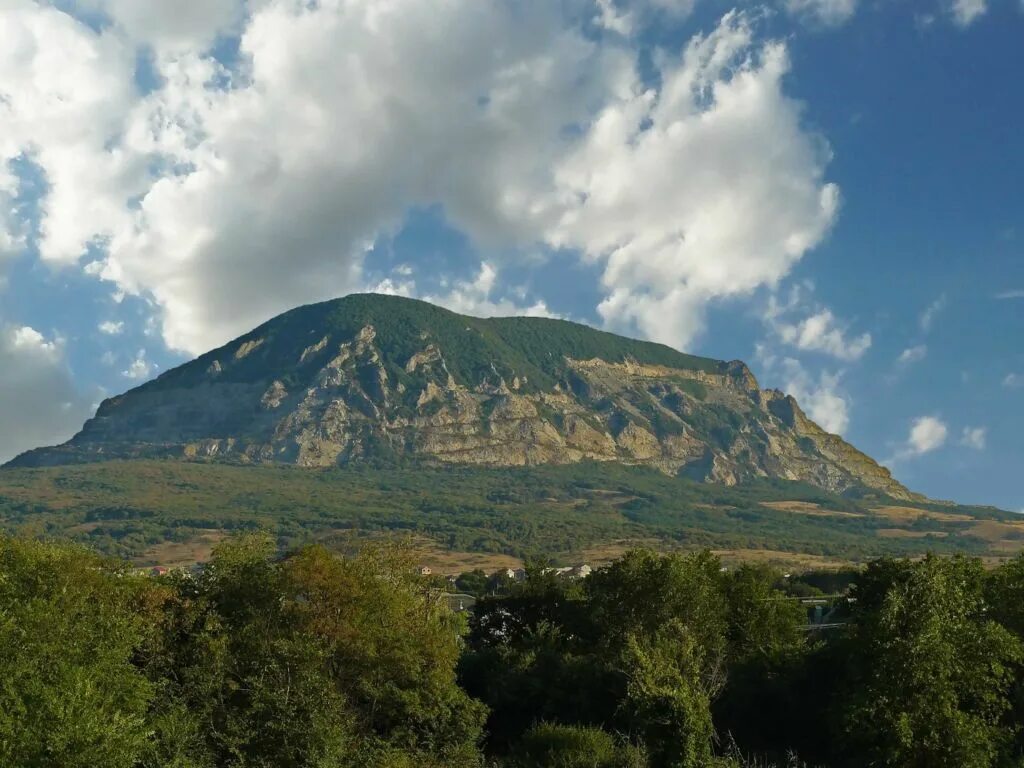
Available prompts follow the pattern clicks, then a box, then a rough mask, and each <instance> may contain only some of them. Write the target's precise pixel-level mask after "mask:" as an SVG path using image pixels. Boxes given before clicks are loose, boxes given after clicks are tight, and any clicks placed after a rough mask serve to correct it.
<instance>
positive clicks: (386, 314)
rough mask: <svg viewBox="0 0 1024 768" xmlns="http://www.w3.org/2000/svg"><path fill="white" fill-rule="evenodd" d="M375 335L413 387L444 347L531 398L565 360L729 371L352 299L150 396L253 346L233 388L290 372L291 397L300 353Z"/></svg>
mask: <svg viewBox="0 0 1024 768" xmlns="http://www.w3.org/2000/svg"><path fill="white" fill-rule="evenodd" d="M366 326H372V327H373V328H374V330H375V332H376V337H375V339H374V343H375V345H376V346H377V348H378V349H379V350H380V352H381V356H382V362H383V363H384V365H385V367H386V369H387V371H388V374H389V376H393V377H394V379H395V380H396V381H399V382H402V381H405V380H406V379H407V378H408V372H407V371H406V364H407V363H408V361H409V358H410V357H411V356H412V355H414V354H415V353H417V352H421V351H422V350H423V349H424V348H425V347H426V346H427V345H429V344H434V345H436V346H437V347H439V348H440V349H443V350H444V353H445V359H446V361H447V364H448V369H447V370H449V371H450V372H451V374H452V375H453V376H454V378H455V381H456V382H457V383H459V384H466V385H474V386H475V385H476V384H478V383H480V382H481V381H483V380H486V379H488V378H490V377H494V376H495V375H497V376H504V377H507V378H508V380H509V381H511V380H512V378H513V377H516V376H518V377H519V378H520V380H521V382H522V386H523V391H538V390H542V389H550V388H551V387H552V386H553V385H554V383H555V382H556V381H559V380H560V379H561V378H563V376H564V374H565V370H564V367H565V366H564V358H565V357H570V358H573V359H576V360H590V359H592V358H595V357H599V358H601V359H603V360H607V361H609V362H620V361H623V360H626V359H631V360H636V361H637V362H640V363H646V364H652V365H664V366H667V367H672V368H683V369H691V370H702V371H707V372H718V371H720V370H722V363H720V362H719V361H717V360H712V359H709V358H704V357H695V356H693V355H686V354H683V353H682V352H678V351H676V350H674V349H672V348H671V347H667V346H665V345H663V344H655V343H652V342H649V341H639V340H635V339H628V338H625V337H623V336H617V335H615V334H613V333H607V332H605V331H599V330H596V329H594V328H590V327H588V326H585V325H580V324H578V323H571V322H568V321H565V320H553V319H548V318H541V317H508V318H490V319H484V318H478V317H469V316H466V315H460V314H456V313H455V312H451V311H449V310H447V309H443V308H441V307H438V306H435V305H433V304H429V303H427V302H423V301H416V300H414V299H406V298H402V297H399V296H382V295H375V294H353V295H351V296H346V297H345V298H342V299H336V300H333V301H327V302H323V303H321V304H312V305H309V306H305V307H299V308H297V309H293V310H291V311H290V312H285V313H284V314H283V315H280V316H279V317H276V318H274V319H273V320H270V321H269V322H267V323H264V324H263V325H261V326H260V327H258V328H256V329H254V330H253V331H251V332H250V333H247V334H246V335H245V336H242V337H241V338H239V339H236V340H235V341H232V342H231V343H229V344H228V345H227V346H226V347H223V348H221V349H216V350H213V351H212V352H209V353H207V354H205V355H203V356H202V357H200V358H198V359H197V360H195V361H193V362H191V363H188V364H186V365H183V366H181V367H179V368H176V369H174V370H172V371H168V372H167V373H165V374H164V375H163V376H160V377H159V378H158V379H156V380H155V381H153V382H150V383H148V384H145V385H143V386H144V388H146V389H161V388H167V387H178V386H188V385H191V384H194V383H196V382H198V381H202V380H203V379H204V378H205V377H206V376H207V370H208V368H209V366H210V365H211V364H212V363H213V362H214V361H215V360H219V359H232V358H233V357H234V353H235V351H236V350H237V349H238V347H240V346H241V345H243V344H246V343H247V342H257V343H258V344H259V347H258V348H257V349H255V350H254V351H252V352H250V353H249V354H247V355H245V358H244V359H243V360H240V361H238V362H237V363H233V364H232V366H231V367H230V369H229V371H226V372H225V374H224V375H225V376H226V377H227V379H228V380H233V381H256V380H261V379H263V378H265V377H266V376H267V375H268V374H272V376H273V378H279V377H280V376H281V375H282V374H281V372H282V371H290V372H291V373H290V375H291V376H292V377H294V380H293V381H285V382H284V383H285V384H286V385H287V386H288V387H289V388H291V387H292V386H301V385H303V384H304V383H306V382H305V381H304V379H303V376H304V375H312V373H313V371H310V372H304V371H303V369H302V368H301V367H299V368H296V350H299V351H301V350H302V349H303V348H305V347H308V346H311V345H314V344H316V343H317V342H319V341H320V340H321V339H322V338H324V337H325V336H334V337H337V338H339V339H345V340H348V339H352V338H355V337H356V336H357V335H358V334H359V332H360V331H361V330H362V329H363V328H364V327H366Z"/></svg>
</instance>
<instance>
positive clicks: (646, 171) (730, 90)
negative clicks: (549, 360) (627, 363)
mask: <svg viewBox="0 0 1024 768" xmlns="http://www.w3.org/2000/svg"><path fill="white" fill-rule="evenodd" d="M788 68H789V61H788V56H787V53H786V49H785V46H784V45H782V44H781V43H777V42H769V43H764V44H757V43H755V41H754V37H753V31H752V29H751V26H750V24H749V22H748V20H747V19H746V17H744V16H743V15H740V14H736V13H730V14H728V15H726V16H725V17H724V18H723V20H722V22H721V24H720V25H719V26H718V27H717V28H716V29H715V30H714V31H713V32H711V33H710V34H708V35H700V36H697V37H696V38H694V39H693V40H692V41H691V42H690V43H689V44H688V45H687V47H686V49H685V50H684V52H683V54H682V55H681V57H680V58H679V59H677V60H674V61H673V60H667V61H663V62H662V68H661V76H662V85H661V89H660V90H659V91H654V90H650V89H639V90H637V89H634V90H633V91H632V92H631V93H630V95H629V96H628V98H621V99H619V100H617V101H616V102H613V103H612V104H611V105H609V106H607V107H606V108H605V109H604V110H602V112H601V113H600V115H599V116H598V117H597V119H596V120H595V121H594V123H593V125H592V126H591V129H590V131H589V132H588V134H587V135H586V136H585V138H584V140H583V141H582V143H581V145H580V146H579V147H578V148H577V149H576V150H575V151H574V152H572V153H571V154H570V155H569V156H568V158H567V159H566V160H565V161H564V162H563V163H562V164H561V165H560V166H559V167H558V169H557V172H556V180H557V182H558V185H559V187H560V188H561V189H562V190H563V196H564V197H568V198H569V199H572V200H576V201H577V204H576V205H572V206H570V207H569V208H568V209H567V210H565V211H564V212H563V213H562V215H561V216H560V218H559V220H558V222H557V224H556V226H554V227H553V228H552V229H551V230H550V233H549V240H550V242H551V243H552V244H554V245H556V246H560V247H566V248H572V249H578V250H580V251H581V252H582V253H583V254H584V255H585V256H586V257H589V258H591V259H594V260H598V261H600V262H602V263H603V264H604V265H605V268H604V274H603V278H602V281H603V284H604V287H605V290H606V293H607V296H606V298H605V299H604V301H602V302H601V304H600V306H599V311H600V313H601V315H602V316H603V317H604V319H605V321H606V322H607V323H608V324H609V325H611V326H613V327H615V328H618V329H620V330H634V329H635V330H638V331H639V332H641V333H642V334H644V335H646V336H648V337H649V338H653V339H655V340H658V341H662V342H667V343H670V344H675V345H677V346H687V345H688V344H689V343H690V342H691V341H692V339H693V338H694V336H695V335H696V334H697V333H698V332H699V331H700V330H701V327H702V324H703V313H704V309H705V307H706V306H707V304H708V303H709V302H711V301H713V300H715V299H720V298H725V297H734V296H742V295H749V294H750V293H751V292H752V291H754V290H755V289H756V288H758V287H760V286H763V285H766V284H769V285H771V284H775V283H776V282H777V281H778V280H780V279H781V278H782V277H783V276H785V275H786V274H787V273H788V272H789V270H790V269H791V268H792V266H793V265H794V264H795V263H796V262H798V261H799V260H800V259H801V258H802V257H803V255H804V254H805V253H806V251H807V250H808V249H809V248H811V247H813V246H814V245H816V244H817V243H818V242H819V241H820V240H821V239H822V237H824V235H825V233H826V232H827V230H828V228H829V226H830V225H831V223H832V221H833V218H834V216H835V214H836V210H837V207H838V190H837V188H836V187H835V186H834V185H831V184H826V183H824V182H823V181H822V176H823V173H824V166H825V163H826V162H827V160H828V156H829V153H828V149H827V147H826V146H825V145H824V143H823V142H822V141H820V140H819V139H817V138H816V137H815V136H812V135H809V134H807V133H806V132H804V131H803V130H802V128H801V125H800V119H799V118H800V108H799V105H798V104H797V103H796V102H794V101H792V100H791V99H789V98H788V97H786V96H785V94H784V93H783V90H782V81H783V78H784V76H785V74H786V72H787V71H788Z"/></svg>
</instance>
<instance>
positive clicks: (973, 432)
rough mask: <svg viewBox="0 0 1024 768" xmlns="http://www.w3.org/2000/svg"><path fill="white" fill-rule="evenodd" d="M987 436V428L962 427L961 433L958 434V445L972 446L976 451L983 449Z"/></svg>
mask: <svg viewBox="0 0 1024 768" xmlns="http://www.w3.org/2000/svg"><path fill="white" fill-rule="evenodd" d="M987 438H988V429H987V428H986V427H964V431H963V434H962V435H961V436H960V445H962V446H964V447H966V448H973V449H974V450H976V451H983V450H985V444H986V441H987Z"/></svg>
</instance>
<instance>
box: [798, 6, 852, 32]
mask: <svg viewBox="0 0 1024 768" xmlns="http://www.w3.org/2000/svg"><path fill="white" fill-rule="evenodd" d="M785 7H786V10H787V11H788V12H789V13H790V14H792V15H794V16H796V17H798V18H802V19H806V20H808V21H811V22H813V23H815V24H820V25H822V26H825V27H838V26H840V25H842V24H844V23H846V22H847V21H849V20H850V19H851V18H852V17H853V14H854V13H855V12H856V10H857V0H785Z"/></svg>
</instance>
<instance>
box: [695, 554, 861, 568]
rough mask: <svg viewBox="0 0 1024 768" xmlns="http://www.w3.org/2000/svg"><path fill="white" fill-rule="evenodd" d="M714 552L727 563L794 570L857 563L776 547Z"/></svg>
mask: <svg viewBox="0 0 1024 768" xmlns="http://www.w3.org/2000/svg"><path fill="white" fill-rule="evenodd" d="M713 552H714V553H715V554H716V555H718V556H719V557H720V558H722V562H723V563H725V564H726V565H742V564H743V563H754V564H764V565H773V566H776V567H778V568H783V569H788V570H793V571H809V570H822V569H829V568H849V567H850V566H853V565H857V563H856V562H855V561H853V560H843V559H841V558H835V557H825V556H823V555H804V554H799V553H797V552H782V551H780V550H775V549H716V550H713Z"/></svg>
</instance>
